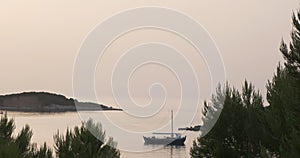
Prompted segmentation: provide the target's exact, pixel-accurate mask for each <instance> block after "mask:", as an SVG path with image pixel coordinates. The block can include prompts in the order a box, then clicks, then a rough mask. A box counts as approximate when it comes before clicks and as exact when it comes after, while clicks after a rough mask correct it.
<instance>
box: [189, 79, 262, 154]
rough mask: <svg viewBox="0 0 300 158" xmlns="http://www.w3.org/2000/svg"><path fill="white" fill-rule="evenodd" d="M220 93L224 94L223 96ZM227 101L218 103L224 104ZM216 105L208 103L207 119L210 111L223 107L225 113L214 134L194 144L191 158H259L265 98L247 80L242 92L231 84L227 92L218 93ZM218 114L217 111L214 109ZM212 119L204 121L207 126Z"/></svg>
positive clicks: (205, 114) (221, 116) (213, 129)
mask: <svg viewBox="0 0 300 158" xmlns="http://www.w3.org/2000/svg"><path fill="white" fill-rule="evenodd" d="M220 92H223V94H222V93H220ZM224 96H225V99H224V102H223V103H221V102H220V103H219V104H215V103H216V102H219V101H222V98H223V97H224ZM213 98H219V99H214V102H213V104H210V105H208V104H207V103H205V104H206V105H205V110H204V113H203V114H204V118H209V117H211V116H209V115H210V114H215V113H207V111H208V109H217V108H219V107H220V106H222V107H223V108H222V113H221V114H220V116H219V119H218V120H217V122H216V124H215V125H214V126H213V128H212V129H211V131H210V132H209V133H208V134H207V135H205V136H203V135H202V136H203V137H201V138H200V137H199V138H198V139H197V140H196V141H194V142H193V147H192V149H191V151H190V154H191V156H192V157H257V156H261V155H262V154H263V153H264V151H261V147H260V146H261V144H262V143H263V140H262V138H263V137H264V135H266V132H265V131H264V130H263V128H262V126H263V125H262V122H263V117H262V113H263V112H264V108H263V100H262V96H261V95H260V93H259V92H258V91H255V90H254V86H253V85H252V84H249V83H248V82H247V81H245V84H244V86H243V90H242V93H240V92H239V91H238V90H236V89H235V88H230V87H229V86H228V84H227V85H226V86H225V88H224V90H220V88H219V89H218V90H217V96H215V97H213ZM211 111H215V110H211ZM209 121H210V119H208V120H206V121H204V126H205V124H207V123H208V122H209Z"/></svg>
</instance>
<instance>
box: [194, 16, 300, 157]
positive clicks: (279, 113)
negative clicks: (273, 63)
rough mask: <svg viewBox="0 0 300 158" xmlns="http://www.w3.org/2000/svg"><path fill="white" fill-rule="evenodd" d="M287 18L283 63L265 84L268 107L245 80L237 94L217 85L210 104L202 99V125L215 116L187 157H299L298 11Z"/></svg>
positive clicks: (282, 50) (299, 56)
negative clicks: (290, 25) (290, 23)
mask: <svg viewBox="0 0 300 158" xmlns="http://www.w3.org/2000/svg"><path fill="white" fill-rule="evenodd" d="M292 21H293V26H294V28H293V30H292V32H291V38H292V40H291V43H290V45H289V47H288V46H287V44H285V43H284V42H282V44H281V46H280V51H281V52H282V54H283V57H284V59H285V63H284V67H283V66H281V65H280V64H279V66H278V67H277V71H276V73H275V74H274V77H273V79H272V80H271V81H268V83H267V86H266V88H267V97H266V98H267V101H268V103H269V106H267V107H264V106H263V101H262V97H261V95H260V93H259V92H257V91H255V90H254V87H253V85H251V84H248V82H245V84H244V86H243V88H242V93H239V92H238V91H237V90H236V89H234V88H229V86H228V84H227V85H226V87H225V88H224V91H222V90H220V88H218V89H217V95H216V96H213V97H212V103H211V104H208V103H207V102H205V103H204V110H203V116H204V119H203V122H204V127H205V126H207V125H206V124H208V125H210V124H211V120H214V119H212V118H213V117H216V116H219V115H220V117H219V119H218V121H217V122H216V124H215V126H214V127H213V128H212V130H211V131H210V132H209V133H207V131H205V132H204V135H203V133H202V135H201V136H202V137H201V138H200V137H199V138H197V140H195V141H194V143H193V147H192V148H191V151H190V155H191V157H193V158H196V157H300V141H299V140H300V11H298V12H297V14H296V13H294V14H293V17H292ZM220 92H223V94H222V93H220ZM224 96H225V100H224V102H223V104H220V103H218V102H222V101H223V100H222V99H220V98H224ZM216 98H217V99H216ZM216 103H218V104H216ZM219 107H222V108H223V110H222V113H221V114H218V113H220V111H221V110H220V108H219ZM218 109H219V110H218ZM211 115H212V116H211ZM213 122H214V121H213ZM206 133H207V134H206ZM205 134H206V135H205Z"/></svg>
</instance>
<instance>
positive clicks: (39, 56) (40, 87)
mask: <svg viewBox="0 0 300 158" xmlns="http://www.w3.org/2000/svg"><path fill="white" fill-rule="evenodd" d="M145 6H158V7H166V8H171V9H173V10H177V11H180V12H183V13H185V14H186V15H188V16H189V17H191V18H193V19H194V20H195V21H197V22H198V23H200V24H201V25H202V26H203V27H204V28H205V29H206V30H207V31H208V32H209V34H210V35H211V37H212V38H213V39H214V41H215V43H216V45H217V47H218V49H219V51H220V54H221V56H222V59H223V62H224V66H225V70H226V80H227V81H228V82H229V83H230V84H231V85H233V86H235V87H238V88H240V87H241V85H242V83H243V81H244V80H245V79H247V80H248V81H251V82H252V83H253V84H254V85H255V86H256V88H258V89H259V90H260V91H261V92H262V94H263V95H265V93H266V90H265V85H266V83H267V81H268V80H269V79H271V78H272V76H273V74H274V71H275V69H276V66H277V65H278V62H280V61H283V59H282V56H281V54H280V52H279V46H280V42H281V39H284V40H285V41H287V42H288V41H289V40H290V38H289V34H290V31H291V28H292V26H291V15H292V12H293V11H295V10H297V9H298V8H299V1H298V0H288V1H287V0H276V1H274V0H264V1H261V0H252V1H249V0H239V1H236V0H224V1H219V0H209V1H207V0H193V1H189V2H187V1H177V0H176V1H174V0H165V1H159V0H134V1H133V0H130V1H89V2H83V1H78V0H44V1H37V0H26V1H21V0H10V1H0V72H1V75H0V83H1V86H0V94H9V93H17V92H23V91H49V92H55V93H61V94H64V95H66V96H68V97H72V96H73V89H72V75H73V67H74V61H75V59H76V56H77V52H78V49H79V48H80V46H81V43H82V42H83V41H84V39H85V37H86V36H87V34H88V33H89V32H90V31H91V30H92V29H93V28H95V27H96V26H97V25H98V24H99V23H101V22H102V21H103V20H104V19H107V18H109V17H111V16H112V15H114V14H116V13H118V12H121V11H123V10H128V9H132V8H136V7H145ZM153 41H154V42H164V43H167V44H170V45H172V46H174V47H176V48H177V49H178V50H181V52H183V54H184V56H186V57H187V59H188V60H190V62H191V64H192V66H193V67H194V68H195V71H196V72H197V77H198V78H199V80H201V82H200V83H199V84H200V85H199V87H200V89H201V90H203V91H205V92H207V93H203V96H202V97H203V98H204V99H205V98H206V99H207V98H209V92H210V91H209V85H210V81H209V80H210V77H209V70H208V69H207V66H206V65H205V62H204V59H203V58H202V57H201V56H199V55H197V52H196V51H195V50H194V49H193V48H192V47H191V46H190V45H189V44H188V43H186V41H184V40H183V39H181V38H180V37H178V36H176V35H174V34H172V33H169V32H166V31H162V30H155V29H143V30H137V31H133V32H130V33H127V34H125V35H124V36H122V37H120V38H119V39H117V40H116V41H115V42H114V43H113V44H112V45H111V46H110V47H109V48H108V49H107V50H106V51H105V54H104V56H103V58H101V60H99V63H98V65H97V69H96V72H95V82H96V87H95V91H96V93H97V96H99V97H100V98H109V97H111V93H112V90H111V86H108V85H109V83H110V77H111V74H112V70H113V66H114V64H115V63H116V62H117V60H118V58H119V57H120V56H121V55H122V53H124V52H125V51H126V50H127V49H128V48H130V47H133V46H135V45H138V44H140V43H143V42H153ZM155 82H160V83H161V84H163V85H164V86H165V88H166V89H167V90H168V94H169V95H170V96H171V97H175V98H176V97H180V93H179V92H178V91H179V90H180V87H179V84H178V80H176V76H174V74H172V73H171V72H170V71H168V69H166V68H164V67H161V66H158V65H155V64H148V65H146V66H144V67H143V68H141V69H137V71H136V72H135V74H134V75H133V76H132V79H131V81H130V82H129V84H130V87H131V88H130V89H131V90H132V92H131V94H132V96H136V98H143V97H148V88H149V85H151V84H152V83H155ZM108 102H109V101H108ZM140 103H141V104H144V103H145V102H143V101H141V102H140Z"/></svg>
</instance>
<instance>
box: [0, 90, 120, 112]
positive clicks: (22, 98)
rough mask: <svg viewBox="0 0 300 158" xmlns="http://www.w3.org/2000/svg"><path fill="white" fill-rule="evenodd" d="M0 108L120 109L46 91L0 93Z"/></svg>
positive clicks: (18, 109) (9, 109)
mask: <svg viewBox="0 0 300 158" xmlns="http://www.w3.org/2000/svg"><path fill="white" fill-rule="evenodd" d="M75 105H76V106H75ZM0 110H5V111H20V112H69V111H102V110H121V109H117V108H113V107H111V106H106V105H103V104H97V103H91V102H80V101H78V100H76V99H73V98H67V97H65V96H63V95H60V94H53V93H48V92H23V93H18V94H9V95H0Z"/></svg>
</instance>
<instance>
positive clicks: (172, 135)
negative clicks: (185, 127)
mask: <svg viewBox="0 0 300 158" xmlns="http://www.w3.org/2000/svg"><path fill="white" fill-rule="evenodd" d="M171 137H172V138H173V137H174V133H173V110H171Z"/></svg>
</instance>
